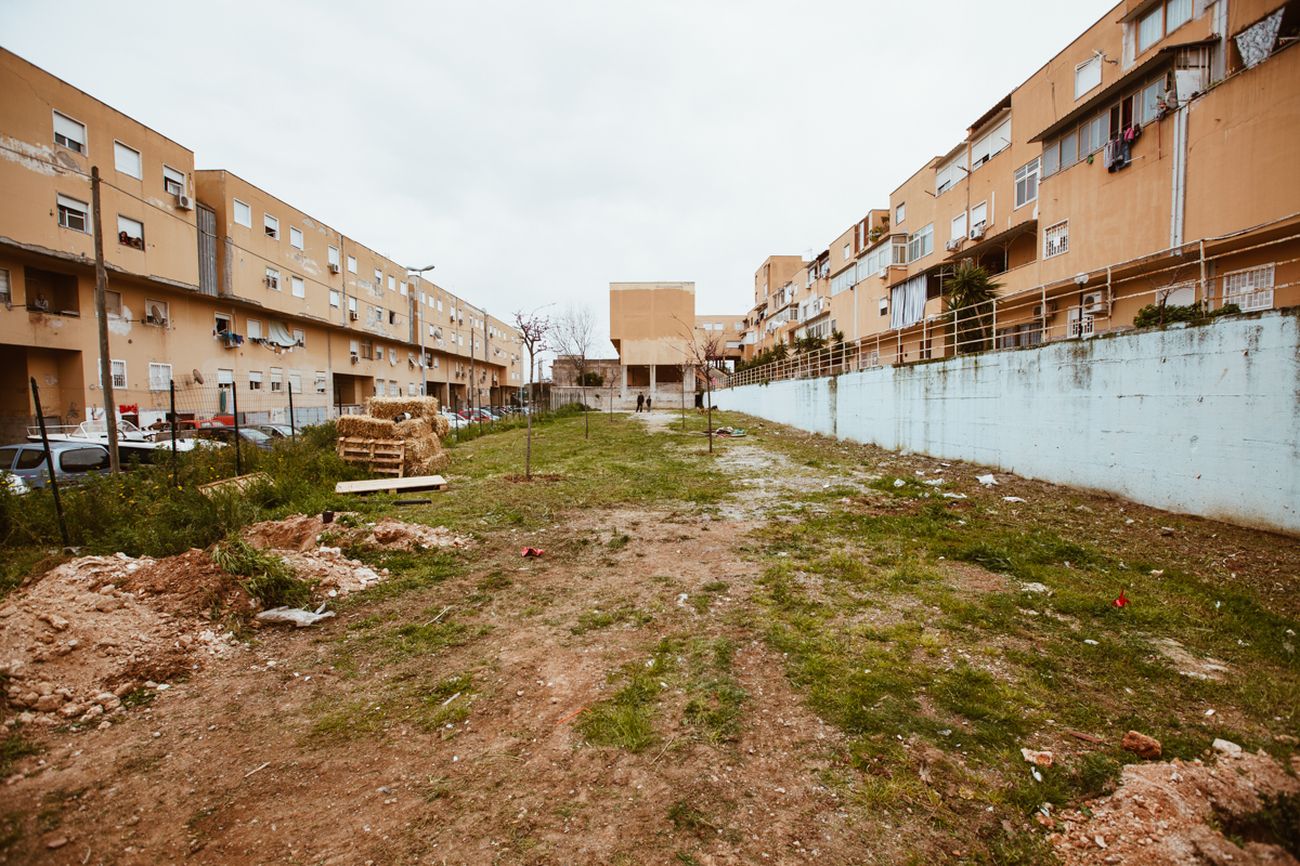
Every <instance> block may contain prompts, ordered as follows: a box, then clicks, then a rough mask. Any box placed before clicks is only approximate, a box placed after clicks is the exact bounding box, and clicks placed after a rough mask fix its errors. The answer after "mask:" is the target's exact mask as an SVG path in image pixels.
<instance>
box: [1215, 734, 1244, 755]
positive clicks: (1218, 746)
mask: <svg viewBox="0 0 1300 866" xmlns="http://www.w3.org/2000/svg"><path fill="white" fill-rule="evenodd" d="M1213 748H1214V751H1216V752H1219V753H1221V754H1224V755H1240V754H1241V746H1238V745H1237V744H1236V743H1234V742H1232V741H1231V740H1223V739H1219V738H1215V740H1214V743H1213Z"/></svg>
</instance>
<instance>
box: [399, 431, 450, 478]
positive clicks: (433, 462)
mask: <svg viewBox="0 0 1300 866" xmlns="http://www.w3.org/2000/svg"><path fill="white" fill-rule="evenodd" d="M450 462H451V456H450V455H449V454H448V453H447V452H446V451H445V450H443V447H442V441H441V440H439V439H438V438H437V437H436V436H425V437H423V438H421V439H409V440H407V442H406V474H407V475H428V474H430V473H433V472H437V471H438V470H440V469H443V468H445V467H446V466H447V465H448V464H449V463H450Z"/></svg>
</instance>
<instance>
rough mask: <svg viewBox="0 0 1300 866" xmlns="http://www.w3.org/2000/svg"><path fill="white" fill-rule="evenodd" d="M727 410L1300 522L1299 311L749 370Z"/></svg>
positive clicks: (1203, 509) (1290, 528)
mask: <svg viewBox="0 0 1300 866" xmlns="http://www.w3.org/2000/svg"><path fill="white" fill-rule="evenodd" d="M716 402H717V404H718V405H719V406H721V407H722V408H724V409H729V410H735V411H739V412H745V413H748V414H751V415H756V416H759V417H762V418H767V419H769V420H772V421H777V422H780V423H784V424H790V425H792V426H795V427H799V428H801V429H804V430H810V431H815V432H819V433H825V434H827V435H833V436H839V437H842V438H845V439H851V440H854V441H858V442H867V443H872V444H875V445H879V446H881V447H884V448H891V449H905V450H911V451H917V452H921V453H925V454H930V455H933V456H935V457H940V458H950V459H954V460H969V461H972V462H975V463H979V464H982V465H987V466H993V467H997V468H999V469H1002V470H1004V471H1007V472H1014V473H1016V474H1018V475H1022V476H1025V477H1029V478H1041V479H1044V480H1047V481H1053V482H1057V483H1061V484H1069V485H1073V486H1077V487H1083V488H1091V489H1096V490H1104V491H1108V492H1111V493H1115V494H1117V495H1120V496H1123V497H1126V498H1129V499H1132V500H1135V501H1137V502H1142V503H1145V504H1147V505H1152V506H1155V507H1157V508H1164V509H1168V510H1171V511H1178V512H1185V513H1190V514H1198V515H1203V516H1206V517H1213V518H1216V519H1220V520H1226V521H1229V522H1232V523H1239V524H1244V525H1249V526H1257V527H1261V528H1267V529H1274V530H1279V531H1283V532H1288V533H1292V534H1300V311H1297V310H1295V309H1291V310H1284V311H1276V312H1266V313H1261V314H1258V315H1254V316H1241V317H1234V318H1231V319H1225V320H1220V321H1218V322H1216V323H1214V324H1212V325H1208V326H1203V327H1194V328H1171V329H1169V330H1166V331H1145V332H1141V333H1127V334H1118V335H1112V336H1109V337H1103V338H1098V339H1095V340H1087V341H1069V342H1059V343H1052V344H1049V345H1047V346H1044V347H1042V348H1039V349H1025V350H1018V351H1004V352H991V353H985V354H982V355H974V356H966V357H960V358H953V359H949V360H945V361H941V362H935V363H931V364H923V365H914V366H907V367H882V368H877V369H873V370H867V371H863V372H860V373H847V374H844V375H842V376H839V377H838V378H836V379H817V380H799V381H784V382H774V383H772V384H769V385H748V386H744V387H741V388H736V389H732V390H724V391H720V392H718V393H717V394H716Z"/></svg>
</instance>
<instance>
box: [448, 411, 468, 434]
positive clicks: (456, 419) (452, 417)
mask: <svg viewBox="0 0 1300 866" xmlns="http://www.w3.org/2000/svg"><path fill="white" fill-rule="evenodd" d="M442 417H444V418H446V419H447V423H448V424H450V425H451V429H453V430H460V429H461V428H462V427H464V426H465V425H467V424H469V422H468V421H466V420H465V419H464V418H462V417H460V416H459V415H457V414H456V413H455V412H443V413H442Z"/></svg>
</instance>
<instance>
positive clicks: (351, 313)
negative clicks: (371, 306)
mask: <svg viewBox="0 0 1300 866" xmlns="http://www.w3.org/2000/svg"><path fill="white" fill-rule="evenodd" d="M348 318H349V319H351V320H352V321H354V322H355V321H356V320H357V318H358V317H357V311H356V310H351V311H349V312H348Z"/></svg>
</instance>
